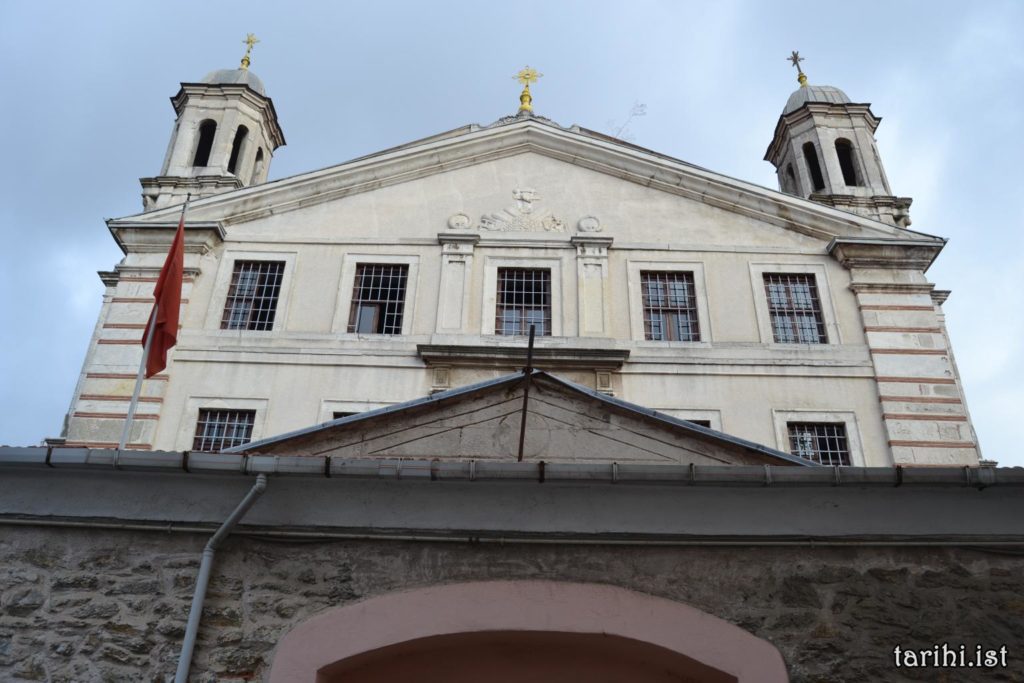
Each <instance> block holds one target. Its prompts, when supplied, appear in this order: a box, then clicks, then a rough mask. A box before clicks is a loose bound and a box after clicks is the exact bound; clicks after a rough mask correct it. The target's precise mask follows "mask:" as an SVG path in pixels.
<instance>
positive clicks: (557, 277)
mask: <svg viewBox="0 0 1024 683" xmlns="http://www.w3.org/2000/svg"><path fill="white" fill-rule="evenodd" d="M276 125H277V124H276V119H275V120H274V121H273V127H274V128H275V129H276ZM282 140H283V138H282ZM172 146H173V145H172ZM268 154H269V153H268ZM267 162H268V163H269V156H268V158H267ZM264 173H265V171H264ZM150 208H151V210H148V211H147V212H146V213H144V214H140V215H137V216H132V217H128V218H123V219H116V220H112V221H110V222H109V227H110V229H111V231H112V233H113V234H114V236H115V238H116V239H117V240H118V242H119V244H120V245H121V246H122V248H123V249H124V250H125V258H124V259H123V261H122V262H121V263H120V264H118V265H117V266H116V267H115V269H114V271H112V272H109V273H103V274H102V275H103V277H104V282H105V283H106V284H107V290H106V293H105V295H104V296H105V298H104V306H103V308H102V311H101V314H100V320H99V322H98V324H97V327H96V331H95V334H94V336H93V339H92V340H91V342H90V346H89V351H88V354H87V357H86V361H85V366H84V368H83V374H82V377H81V380H80V382H79V385H78V388H77V389H76V393H75V396H74V399H73V402H72V407H71V410H70V413H69V416H68V420H67V423H66V430H65V434H64V438H65V439H66V441H67V443H68V444H77V445H89V446H108V447H109V446H110V445H112V444H115V443H116V442H117V439H118V435H119V433H120V430H121V428H122V425H123V416H124V415H125V413H126V410H127V402H128V397H129V396H130V394H131V389H132V383H133V381H134V377H135V372H136V370H137V368H138V363H139V358H140V355H141V346H140V345H139V344H138V339H139V337H140V335H141V330H142V328H143V325H144V323H145V321H146V319H147V316H148V313H149V310H150V306H151V303H150V301H151V297H150V295H151V292H152V287H153V283H154V282H155V278H156V275H157V272H158V271H159V268H160V266H161V264H162V262H163V259H164V254H165V253H166V249H167V246H168V245H169V243H170V240H171V236H172V234H173V229H174V227H175V226H176V225H177V221H178V215H179V212H180V207H179V206H178V205H173V206H158V205H154V206H153V207H150ZM186 244H187V248H186V251H187V253H186V281H185V285H184V290H183V298H184V301H183V304H182V312H181V325H182V328H181V331H180V334H179V337H178V344H177V346H176V347H175V348H174V350H173V351H172V353H171V354H170V363H169V366H168V368H167V370H166V371H165V372H164V373H161V375H160V376H158V377H156V378H154V379H152V380H147V381H146V382H145V384H144V388H143V402H142V403H141V404H140V408H139V413H138V414H137V416H136V419H137V422H136V423H135V426H134V429H133V434H132V438H131V441H130V443H131V444H132V445H133V447H137V448H144V449H145V448H148V449H158V450H188V449H190V448H192V445H193V437H194V434H195V431H196V421H197V415H198V413H199V411H200V410H203V409H232V410H252V411H255V412H254V417H253V427H252V434H251V438H252V439H260V438H265V437H269V436H273V435H275V434H279V433H283V432H287V431H291V430H295V429H299V428H303V427H307V426H309V425H312V424H316V423H318V422H323V421H326V420H329V419H331V418H332V417H333V415H334V413H335V412H358V411H363V410H368V409H373V408H379V407H383V406H387V405H391V404H394V403H398V402H402V401H406V400H409V399H412V398H416V397H420V396H426V395H428V394H430V393H431V392H432V391H438V390H443V389H448V388H452V387H458V386H461V385H465V384H469V383H472V382H476V381H479V380H483V379H488V378H491V377H496V376H498V375H501V374H505V373H508V372H511V371H514V370H516V369H518V368H521V367H522V365H523V362H524V347H525V345H526V342H525V337H523V336H503V335H500V334H495V332H496V317H497V315H496V306H497V305H498V302H497V296H498V294H497V287H498V285H497V278H498V274H499V271H500V269H503V268H525V269H534V270H542V271H546V272H547V273H548V274H549V277H550V315H551V322H550V332H551V334H550V336H541V337H538V338H537V363H536V365H537V366H538V367H540V368H542V369H544V370H547V371H549V372H552V373H554V374H557V375H560V376H563V377H566V378H568V379H570V380H572V381H574V382H576V383H579V384H583V385H585V386H588V387H591V388H594V389H597V390H599V391H604V392H606V393H609V394H612V395H614V396H615V397H618V398H622V399H625V400H627V401H631V402H633V403H637V404H641V405H644V406H648V407H651V408H655V409H657V410H660V411H663V412H665V413H668V414H670V415H673V416H676V417H682V418H684V419H694V420H707V421H708V422H709V423H710V425H711V427H712V428H713V429H716V430H720V431H723V432H726V433H728V434H731V435H734V436H737V437H741V438H743V439H747V440H750V441H753V442H756V443H760V444H765V445H767V446H769V447H771V448H776V449H779V450H782V451H786V452H789V451H790V450H791V449H790V444H789V443H788V438H787V437H788V435H787V429H786V425H787V424H788V423H789V422H792V421H798V422H814V423H830V424H841V425H843V428H844V429H845V432H846V435H847V441H848V445H849V461H850V464H852V465H859V466H891V465H894V464H901V465H933V464H942V465H950V464H964V465H969V464H971V465H973V464H977V463H978V459H979V451H978V448H977V439H976V437H975V435H974V431H973V428H972V426H971V423H970V418H969V415H968V413H967V408H966V404H965V402H964V398H963V392H962V388H961V384H960V378H959V376H958V374H957V370H956V366H955V363H954V361H953V357H952V353H951V350H950V349H949V344H948V338H947V336H946V334H945V328H944V324H943V317H942V310H941V303H942V301H943V300H944V296H945V294H944V293H943V292H940V291H937V290H935V289H934V286H933V285H932V284H931V283H929V282H928V280H927V277H926V275H925V274H924V271H925V269H926V268H927V267H928V265H930V263H931V261H932V260H933V259H934V258H935V256H936V255H937V254H938V252H939V251H940V250H941V248H942V245H943V244H944V240H942V239H941V238H936V237H931V236H928V235H924V234H921V233H916V232H912V231H909V230H905V229H902V228H900V227H897V226H896V225H893V223H892V222H880V221H879V220H874V219H872V218H868V217H864V216H860V215H855V214H854V213H849V212H846V211H843V210H838V209H836V208H831V207H829V206H822V205H820V204H818V203H814V202H811V201H808V200H806V199H802V198H797V197H793V196H790V195H787V194H783V193H780V192H775V191H772V190H768V189H765V188H762V187H758V186H755V185H751V184H747V183H743V182H741V181H736V180H734V179H731V178H727V177H724V176H720V175H717V174H715V173H711V172H708V171H704V170H701V169H698V168H695V167H692V166H690V165H688V164H685V163H683V162H679V161H676V160H673V159H668V158H666V157H664V156H661V155H658V154H655V153H653V152H648V151H645V150H641V149H639V148H636V147H633V146H626V145H622V144H619V143H618V142H617V141H613V140H610V139H608V138H605V137H604V136H599V135H596V134H593V133H591V132H589V131H586V130H583V129H579V128H576V127H573V128H562V127H560V126H557V125H554V124H552V123H551V122H549V121H547V120H545V119H541V118H539V117H532V116H522V117H518V118H516V119H513V120H510V121H506V120H503V122H502V123H501V124H500V125H494V126H491V127H486V128H484V127H478V126H469V127H466V128H463V129H459V130H456V131H452V132H451V133H448V134H444V135H440V136H436V137H434V138H430V139H428V140H425V141H421V142H418V143H412V144H410V145H406V146H404V147H401V148H398V149H396V150H391V151H389V152H385V153H381V154H378V155H375V156H371V157H367V158H364V159H360V160H356V161H354V162H350V163H347V164H343V165H340V166H336V167H331V168H327V169H323V170H319V171H314V172H311V173H308V174H305V175H300V176H295V177H292V178H288V179H285V180H280V181H275V182H271V183H263V184H260V183H256V184H254V185H253V186H251V187H242V188H240V189H233V190H229V191H226V192H222V193H220V194H215V195H213V196H209V197H205V198H202V199H200V200H198V201H194V202H193V204H192V206H191V209H190V212H189V216H188V222H187V229H186ZM237 261H274V262H280V263H282V264H283V273H282V279H281V282H280V290H279V294H278V296H277V300H276V310H275V315H274V321H273V325H272V328H271V329H269V330H265V331H259V330H249V329H221V327H222V322H221V321H222V316H223V313H224V310H225V305H226V299H227V296H228V291H229V289H230V286H231V282H232V273H233V269H234V266H235V263H236V262H237ZM360 264H400V265H403V266H405V267H406V272H407V282H406V290H405V297H404V312H403V316H402V319H401V323H400V324H401V330H400V333H399V334H391V335H383V334H359V333H354V332H349V331H348V329H349V321H350V308H351V305H352V297H353V287H354V281H355V278H356V273H357V269H358V267H359V265H360ZM645 272H658V273H672V272H676V273H680V272H681V273H687V274H690V276H692V282H693V289H694V296H695V306H696V317H697V322H698V327H699V340H693V341H656V340H649V339H647V338H646V336H647V334H646V333H645V325H644V304H643V292H642V289H643V286H642V283H641V278H642V273H645ZM772 273H775V274H787V275H797V276H800V277H806V278H811V280H812V281H813V283H814V284H815V285H816V288H817V293H818V296H819V299H820V304H819V307H820V308H819V313H820V316H821V320H822V323H823V327H824V343H778V342H776V340H775V338H774V334H773V326H772V313H771V311H770V310H769V302H768V298H767V294H766V288H765V277H766V275H768V274H772ZM438 455H439V456H442V457H443V456H444V454H440V453H439V454H438Z"/></svg>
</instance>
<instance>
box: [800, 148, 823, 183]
mask: <svg viewBox="0 0 1024 683" xmlns="http://www.w3.org/2000/svg"><path fill="white" fill-rule="evenodd" d="M804 159H806V160H807V170H808V171H810V173H811V182H812V183H813V184H814V191H815V192H820V191H821V190H824V189H825V177H824V176H823V175H821V166H819V165H818V152H817V150H815V149H814V143H813V142H805V143H804Z"/></svg>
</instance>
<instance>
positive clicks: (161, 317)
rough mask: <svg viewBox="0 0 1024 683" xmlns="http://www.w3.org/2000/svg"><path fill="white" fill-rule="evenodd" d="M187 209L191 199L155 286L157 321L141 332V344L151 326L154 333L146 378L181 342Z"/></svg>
mask: <svg viewBox="0 0 1024 683" xmlns="http://www.w3.org/2000/svg"><path fill="white" fill-rule="evenodd" d="M187 208H188V201H186V202H185V206H183V207H182V208H181V220H180V221H179V222H178V231H177V232H176V233H174V241H173V242H171V250H170V251H169V252H168V253H167V260H166V261H164V267H163V268H161V269H160V277H159V278H157V281H156V289H154V290H153V298H155V299H156V306H155V307H154V309H153V313H155V314H156V322H155V324H153V326H152V328H150V325H148V324H147V325H146V332H145V334H143V335H142V345H143V346H145V345H146V339H147V338H148V336H149V333H150V329H152V333H153V343H152V344H151V345H150V348H149V357H148V358H147V359H146V378H147V379H148V378H150V377H152V376H153V375H155V374H156V373H158V372H160V371H161V370H163V369H164V368H166V367H167V351H168V350H169V349H170V348H171V347H172V346H174V345H175V344H176V343H177V342H178V313H179V310H180V308H181V280H182V276H183V274H184V270H185V209H187ZM153 313H150V314H149V318H150V322H151V323H152V322H153Z"/></svg>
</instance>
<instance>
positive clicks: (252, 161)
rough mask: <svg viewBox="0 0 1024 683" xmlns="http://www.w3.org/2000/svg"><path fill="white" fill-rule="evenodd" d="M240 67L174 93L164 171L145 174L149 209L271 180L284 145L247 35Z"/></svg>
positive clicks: (220, 71) (144, 196)
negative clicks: (251, 66)
mask: <svg viewBox="0 0 1024 683" xmlns="http://www.w3.org/2000/svg"><path fill="white" fill-rule="evenodd" d="M244 42H245V44H246V45H247V48H246V51H245V56H243V57H242V62H241V64H240V66H239V68H237V69H218V70H217V71H211V72H210V73H209V74H207V75H206V77H205V78H203V80H202V81H201V82H199V83H182V84H181V89H180V90H179V91H178V94H177V95H175V96H174V97H172V98H171V104H172V105H174V111H175V113H176V114H177V119H176V120H175V122H174V130H173V131H172V132H171V141H170V144H169V145H168V147H167V155H166V156H165V157H164V163H163V166H162V168H161V169H160V175H158V176H155V177H152V178H140V179H139V182H141V183H142V205H143V208H144V209H145V210H146V211H152V210H153V209H159V208H162V207H164V206H168V205H170V204H179V203H181V202H183V201H185V196H186V195H187V194H189V193H191V194H192V198H193V199H198V198H201V197H209V196H211V195H215V194H220V193H221V192H228V191H230V190H235V189H238V188H241V187H248V186H250V185H257V184H259V183H263V182H266V180H267V173H268V171H269V169H270V160H271V158H272V157H273V154H274V151H275V150H276V149H277V148H278V147H281V146H283V145H284V144H285V141H284V133H282V132H281V127H280V126H279V125H278V122H277V112H276V111H274V103H273V101H272V100H271V99H270V98H269V97H267V96H266V91H265V89H264V87H263V81H261V80H260V79H259V78H258V77H257V76H256V74H254V73H252V72H251V71H250V70H249V64H250V63H251V54H252V48H253V45H255V44H256V43H257V42H259V41H258V40H257V39H256V37H255V36H254V35H252V34H251V33H250V34H249V35H248V36H247V37H246V39H245V41H244Z"/></svg>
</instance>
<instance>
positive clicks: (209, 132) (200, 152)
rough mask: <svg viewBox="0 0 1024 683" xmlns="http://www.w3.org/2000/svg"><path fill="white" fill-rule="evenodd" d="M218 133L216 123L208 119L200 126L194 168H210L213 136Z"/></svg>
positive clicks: (193, 162)
mask: <svg viewBox="0 0 1024 683" xmlns="http://www.w3.org/2000/svg"><path fill="white" fill-rule="evenodd" d="M216 132H217V122H216V121H211V120H210V119H207V120H205V121H203V122H202V123H200V124H199V144H197V145H196V156H195V159H194V160H193V161H192V165H193V166H208V165H209V164H210V150H212V149H213V136H214V134H215V133H216Z"/></svg>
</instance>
